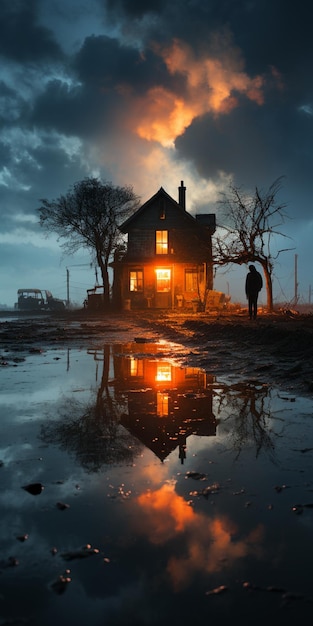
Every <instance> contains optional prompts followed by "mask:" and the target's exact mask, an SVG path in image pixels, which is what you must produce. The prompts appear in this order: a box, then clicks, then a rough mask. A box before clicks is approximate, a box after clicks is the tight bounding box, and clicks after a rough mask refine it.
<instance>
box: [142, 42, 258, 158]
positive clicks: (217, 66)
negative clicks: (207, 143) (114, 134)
mask: <svg viewBox="0 0 313 626" xmlns="http://www.w3.org/2000/svg"><path fill="white" fill-rule="evenodd" d="M157 53H158V54H159V55H160V56H161V57H162V59H163V61H164V62H165V65H166V67H167V70H168V72H169V74H170V75H171V76H172V77H173V85H175V87H174V86H173V87H172V88H171V89H170V88H167V87H164V86H155V87H153V88H151V89H150V90H148V92H147V93H146V95H145V96H143V97H142V98H140V99H139V101H138V102H136V104H135V107H134V115H135V118H136V119H137V121H136V122H135V130H136V133H137V134H138V136H139V137H141V138H143V139H146V140H148V141H157V142H159V143H160V144H161V145H163V146H167V147H168V146H170V145H173V143H174V141H175V139H176V137H177V136H179V135H180V134H182V133H183V132H184V130H185V129H186V128H187V127H188V126H189V125H190V124H191V122H192V121H193V119H195V118H196V117H198V116H200V115H204V114H205V113H212V115H218V114H223V113H224V114H225V113H228V112H229V111H231V110H232V109H233V108H234V107H236V106H237V105H238V99H237V98H238V95H239V94H243V95H245V96H246V97H247V98H248V99H250V100H253V101H255V102H257V103H258V104H259V105H261V104H263V102H264V95H263V87H264V79H263V78H262V77H261V76H256V77H253V78H250V77H249V76H248V75H247V73H246V72H244V69H243V63H242V61H241V59H240V58H238V55H233V56H232V53H231V51H229V54H228V55H227V56H226V55H225V54H224V56H222V58H217V56H216V57H215V56H213V55H212V56H201V57H199V58H198V57H196V55H195V52H194V51H193V49H192V48H191V47H190V46H188V45H187V44H186V43H184V42H182V41H179V40H174V41H173V43H172V45H171V46H169V47H167V48H164V49H162V48H158V49H157ZM175 79H179V80H177V82H176V81H175ZM178 85H179V87H178Z"/></svg>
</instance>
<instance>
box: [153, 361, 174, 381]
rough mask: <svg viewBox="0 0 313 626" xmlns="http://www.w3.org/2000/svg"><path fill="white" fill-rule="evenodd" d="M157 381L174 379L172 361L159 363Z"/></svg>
mask: <svg viewBox="0 0 313 626" xmlns="http://www.w3.org/2000/svg"><path fill="white" fill-rule="evenodd" d="M155 380H156V382H170V381H171V380H172V367H171V364H170V363H163V361H160V362H159V363H157V369H156V376H155Z"/></svg>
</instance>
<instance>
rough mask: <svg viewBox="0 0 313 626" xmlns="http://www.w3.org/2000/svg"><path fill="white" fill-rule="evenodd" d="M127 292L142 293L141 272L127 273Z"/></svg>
mask: <svg viewBox="0 0 313 626" xmlns="http://www.w3.org/2000/svg"><path fill="white" fill-rule="evenodd" d="M129 291H143V271H142V270H135V271H132V272H129Z"/></svg>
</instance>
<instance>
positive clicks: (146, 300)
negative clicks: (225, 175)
mask: <svg viewBox="0 0 313 626" xmlns="http://www.w3.org/2000/svg"><path fill="white" fill-rule="evenodd" d="M119 228H120V230H121V232H122V233H124V234H127V235H128V241H127V249H126V251H120V252H117V253H116V255H115V259H114V262H113V268H114V281H113V302H114V304H115V306H117V307H124V308H126V309H142V308H156V309H176V308H182V307H190V308H191V307H192V302H193V301H195V300H196V301H201V302H204V300H205V294H206V293H207V291H208V290H212V288H213V264H212V235H213V233H214V232H215V214H201V215H196V216H195V217H193V216H192V215H191V214H190V213H188V212H187V210H186V187H184V183H183V181H182V182H181V185H180V187H179V188H178V202H176V200H174V199H173V198H172V197H171V196H170V195H169V194H168V193H166V191H165V190H164V189H163V188H162V187H161V188H160V189H159V191H158V192H157V193H156V194H155V195H154V196H152V197H151V198H150V199H149V200H148V201H147V202H145V203H144V204H143V205H142V206H141V207H140V208H139V209H138V210H137V211H136V213H134V214H133V215H132V216H131V217H129V218H128V219H127V220H126V221H125V222H124V223H123V224H121V225H120V227H119Z"/></svg>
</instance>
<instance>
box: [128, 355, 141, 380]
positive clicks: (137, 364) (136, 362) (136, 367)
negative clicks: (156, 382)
mask: <svg viewBox="0 0 313 626" xmlns="http://www.w3.org/2000/svg"><path fill="white" fill-rule="evenodd" d="M130 375H131V376H136V377H140V378H142V377H143V360H142V359H134V358H133V357H131V359H130Z"/></svg>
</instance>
